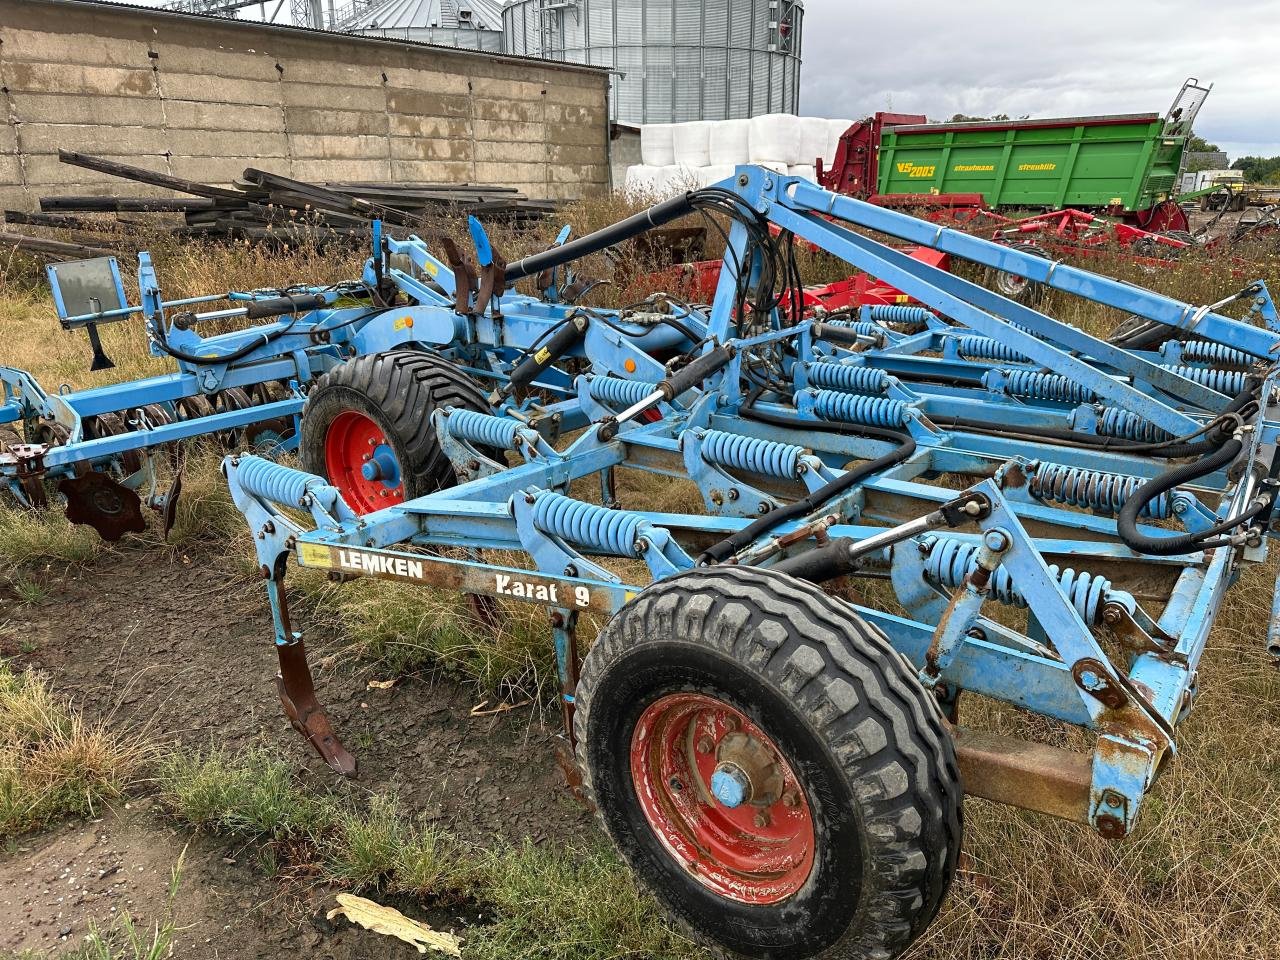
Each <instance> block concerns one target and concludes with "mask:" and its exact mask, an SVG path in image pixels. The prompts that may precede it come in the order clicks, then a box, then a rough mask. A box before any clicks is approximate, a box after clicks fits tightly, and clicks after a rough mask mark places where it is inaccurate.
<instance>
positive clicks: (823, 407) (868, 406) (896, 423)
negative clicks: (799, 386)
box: [813, 390, 907, 427]
mask: <svg viewBox="0 0 1280 960" xmlns="http://www.w3.org/2000/svg"><path fill="white" fill-rule="evenodd" d="M813 409H814V411H815V412H816V413H817V414H818V416H820V417H822V419H824V420H843V421H844V422H846V423H861V424H863V425H864V426H868V427H901V426H905V425H906V422H907V405H906V404H905V403H903V402H902V401H901V400H887V399H885V398H884V397H863V396H858V395H857V394H852V393H837V392H835V391H834V390H819V391H818V392H817V394H816V395H815V396H814V398H813Z"/></svg>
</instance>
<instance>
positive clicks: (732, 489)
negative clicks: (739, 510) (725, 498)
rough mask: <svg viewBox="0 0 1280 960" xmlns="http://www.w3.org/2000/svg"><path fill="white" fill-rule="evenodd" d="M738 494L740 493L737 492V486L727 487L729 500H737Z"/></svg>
mask: <svg viewBox="0 0 1280 960" xmlns="http://www.w3.org/2000/svg"><path fill="white" fill-rule="evenodd" d="M739 496H740V494H739V493H738V488H737V487H730V488H729V499H730V500H737V499H738V497H739Z"/></svg>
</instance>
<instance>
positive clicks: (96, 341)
mask: <svg viewBox="0 0 1280 960" xmlns="http://www.w3.org/2000/svg"><path fill="white" fill-rule="evenodd" d="M84 329H85V333H87V334H88V335H89V346H90V347H91V348H92V349H93V361H92V362H91V363H90V364H89V369H90V370H110V369H111V368H112V367H114V366H115V364H114V363H112V362H111V358H110V357H108V356H107V351H105V350H103V349H102V338H101V337H99V336H98V325H97V324H96V323H89V324H85V328H84Z"/></svg>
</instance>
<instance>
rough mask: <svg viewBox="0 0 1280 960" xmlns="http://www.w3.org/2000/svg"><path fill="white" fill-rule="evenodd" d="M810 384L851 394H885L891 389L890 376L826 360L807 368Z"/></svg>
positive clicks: (870, 369)
mask: <svg viewBox="0 0 1280 960" xmlns="http://www.w3.org/2000/svg"><path fill="white" fill-rule="evenodd" d="M805 372H806V373H807V374H808V376H809V382H810V383H811V384H813V385H814V386H815V387H823V388H825V389H828V390H845V391H848V392H849V393H884V392H885V391H886V390H888V389H889V375H888V374H887V373H885V372H884V371H883V370H876V369H874V368H872V367H857V366H853V365H852V364H848V363H838V362H836V361H833V360H824V361H820V362H818V363H811V364H809V365H808V366H807V367H806V368H805Z"/></svg>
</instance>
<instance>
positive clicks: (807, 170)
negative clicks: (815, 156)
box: [787, 163, 818, 183]
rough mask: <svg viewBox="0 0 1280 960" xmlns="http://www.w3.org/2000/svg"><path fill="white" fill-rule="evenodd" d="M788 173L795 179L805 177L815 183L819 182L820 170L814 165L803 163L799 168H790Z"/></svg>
mask: <svg viewBox="0 0 1280 960" xmlns="http://www.w3.org/2000/svg"><path fill="white" fill-rule="evenodd" d="M787 173H788V174H790V175H791V176H793V177H804V178H805V179H806V180H812V181H813V182H814V183H817V182H818V168H817V167H816V166H815V165H814V164H812V163H802V164H800V165H799V166H795V167H789V168H788V169H787Z"/></svg>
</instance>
